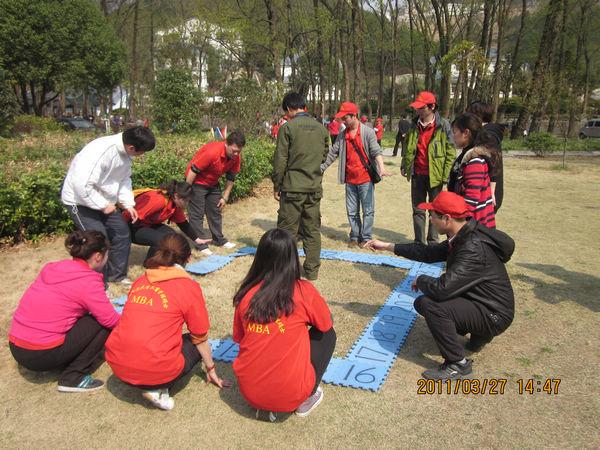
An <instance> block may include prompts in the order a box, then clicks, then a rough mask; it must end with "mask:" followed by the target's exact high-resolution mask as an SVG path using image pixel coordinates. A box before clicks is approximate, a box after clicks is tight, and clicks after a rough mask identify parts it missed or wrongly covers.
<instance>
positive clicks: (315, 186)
mask: <svg viewBox="0 0 600 450" xmlns="http://www.w3.org/2000/svg"><path fill="white" fill-rule="evenodd" d="M328 151H329V133H328V132H327V129H325V127H324V126H323V125H321V124H320V123H319V122H317V121H316V120H315V119H314V118H312V117H311V116H309V115H308V114H307V113H300V114H297V115H296V116H294V118H293V119H291V120H290V121H288V122H287V123H285V124H284V125H283V126H282V127H281V128H280V129H279V133H278V134H277V147H276V148H275V153H274V155H273V174H272V176H271V179H272V180H273V191H274V192H322V186H321V182H322V180H323V176H322V174H321V163H322V162H323V161H324V160H325V156H326V155H327V152H328Z"/></svg>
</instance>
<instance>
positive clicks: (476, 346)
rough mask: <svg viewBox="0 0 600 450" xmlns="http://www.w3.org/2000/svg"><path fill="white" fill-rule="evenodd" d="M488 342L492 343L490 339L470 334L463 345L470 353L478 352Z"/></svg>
mask: <svg viewBox="0 0 600 450" xmlns="http://www.w3.org/2000/svg"><path fill="white" fill-rule="evenodd" d="M490 342H492V338H491V337H485V336H477V335H476V334H472V335H471V338H470V339H469V340H468V341H467V343H466V344H465V348H466V349H467V350H469V351H470V352H478V351H479V350H481V349H482V348H483V347H485V346H486V344H489V343H490Z"/></svg>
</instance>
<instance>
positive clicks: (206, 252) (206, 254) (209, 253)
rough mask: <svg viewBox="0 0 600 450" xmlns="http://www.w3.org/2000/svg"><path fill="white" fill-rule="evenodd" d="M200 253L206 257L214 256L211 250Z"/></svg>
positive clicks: (206, 249) (207, 249)
mask: <svg viewBox="0 0 600 450" xmlns="http://www.w3.org/2000/svg"><path fill="white" fill-rule="evenodd" d="M200 253H202V254H203V255H204V256H210V255H212V254H213V252H212V250H211V249H210V248H205V249H204V250H200Z"/></svg>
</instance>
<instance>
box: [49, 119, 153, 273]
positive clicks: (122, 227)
mask: <svg viewBox="0 0 600 450" xmlns="http://www.w3.org/2000/svg"><path fill="white" fill-rule="evenodd" d="M155 145H156V140H155V139H154V135H153V134H152V131H150V129H149V128H145V127H134V128H130V129H128V130H125V131H124V132H123V133H119V134H115V135H112V136H105V137H101V138H98V139H94V140H93V141H92V142H90V143H89V144H87V145H86V146H85V147H83V149H82V150H81V151H80V152H79V153H77V155H75V158H73V161H71V165H70V167H69V171H68V172H67V176H66V178H65V181H64V183H63V188H62V192H61V199H62V202H63V203H64V204H65V205H66V206H67V209H68V211H69V215H70V216H71V218H72V219H73V222H75V226H76V227H77V228H79V229H80V230H97V231H100V232H101V233H103V234H104V235H105V236H107V237H108V239H109V240H110V250H109V252H108V255H109V256H108V264H106V266H105V268H104V281H105V282H107V281H115V282H121V283H123V284H131V282H130V281H129V280H128V279H127V263H128V260H129V250H130V248H131V237H130V235H129V226H128V225H127V223H126V222H125V220H124V219H123V217H122V215H121V213H120V212H119V211H118V210H117V204H119V205H120V206H121V207H122V208H124V209H126V210H127V211H128V212H129V214H130V215H131V218H132V221H133V222H135V221H136V220H137V217H138V216H137V212H136V210H135V208H134V206H135V201H134V199H133V191H132V188H131V161H132V157H134V156H139V155H142V154H144V153H145V152H148V151H150V150H152V149H153V148H154V146H155Z"/></svg>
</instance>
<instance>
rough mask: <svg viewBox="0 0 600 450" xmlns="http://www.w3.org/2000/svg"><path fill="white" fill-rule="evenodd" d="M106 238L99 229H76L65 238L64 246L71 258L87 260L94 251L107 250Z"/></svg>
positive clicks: (102, 251) (101, 251)
mask: <svg viewBox="0 0 600 450" xmlns="http://www.w3.org/2000/svg"><path fill="white" fill-rule="evenodd" d="M108 245H109V244H108V239H106V237H105V236H104V235H103V234H102V233H100V232H99V231H81V230H76V231H73V232H72V233H71V234H69V235H68V236H67V238H66V239H65V247H66V248H67V250H68V251H69V254H70V255H71V256H72V257H73V258H79V259H85V260H88V259H89V258H90V257H91V256H92V255H93V254H94V253H97V252H98V253H101V254H102V255H104V254H105V253H106V252H107V251H108Z"/></svg>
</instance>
